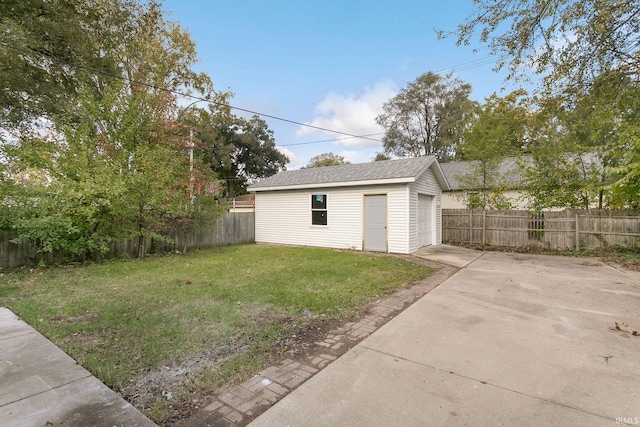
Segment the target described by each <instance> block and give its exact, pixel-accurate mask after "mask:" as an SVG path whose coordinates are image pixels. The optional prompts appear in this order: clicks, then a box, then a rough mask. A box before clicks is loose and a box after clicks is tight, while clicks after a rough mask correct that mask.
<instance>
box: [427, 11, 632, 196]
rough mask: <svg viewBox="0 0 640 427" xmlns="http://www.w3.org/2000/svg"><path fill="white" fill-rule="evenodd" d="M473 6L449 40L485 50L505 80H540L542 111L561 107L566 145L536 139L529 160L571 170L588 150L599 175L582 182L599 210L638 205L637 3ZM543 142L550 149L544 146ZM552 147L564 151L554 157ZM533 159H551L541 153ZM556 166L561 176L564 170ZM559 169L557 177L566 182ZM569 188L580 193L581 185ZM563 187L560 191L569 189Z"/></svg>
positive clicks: (555, 140) (560, 114)
mask: <svg viewBox="0 0 640 427" xmlns="http://www.w3.org/2000/svg"><path fill="white" fill-rule="evenodd" d="M474 4H475V5H476V8H475V11H474V12H473V13H472V14H471V15H470V16H469V17H468V18H467V19H466V20H465V22H463V23H462V24H460V25H459V26H458V29H457V31H455V32H454V33H452V34H455V35H456V36H457V42H458V44H459V45H460V44H469V43H471V41H472V40H475V39H478V40H479V41H480V42H481V43H484V44H486V45H488V47H489V50H490V51H491V52H492V53H493V54H495V55H497V57H498V58H499V59H498V64H497V68H502V67H503V66H505V65H506V66H508V68H509V70H510V75H509V77H510V78H519V77H528V73H529V72H530V71H533V72H535V73H537V74H539V75H540V76H541V78H542V82H543V85H542V90H541V91H540V92H541V94H542V97H543V98H544V99H543V100H542V104H544V108H547V106H548V105H549V104H553V103H555V104H556V105H557V106H559V107H560V108H559V110H558V112H557V114H558V116H559V117H558V120H559V125H560V126H562V130H561V132H560V134H561V135H562V136H563V137H568V138H570V139H571V140H572V141H561V142H560V141H558V140H557V139H553V138H551V140H549V138H542V139H540V141H539V142H538V143H537V145H536V146H534V148H535V149H536V150H537V152H536V153H535V154H536V155H538V154H540V153H544V152H545V151H548V152H549V153H554V155H560V156H561V157H559V158H561V159H564V158H566V157H569V158H573V159H576V160H575V162H576V165H575V166H576V167H578V166H580V164H581V163H583V162H582V161H578V160H577V159H582V158H584V152H585V149H587V148H588V149H589V150H590V151H592V152H595V153H596V157H597V160H598V162H592V163H591V165H592V166H593V165H595V164H597V163H599V166H598V167H599V168H600V172H599V173H597V174H595V173H589V174H588V175H590V176H591V177H592V178H593V179H590V180H587V181H589V182H592V183H591V184H590V186H591V187H592V188H593V187H597V189H596V193H597V194H598V195H597V197H596V200H597V203H598V205H600V206H606V205H607V204H609V205H610V206H612V207H616V206H617V207H623V206H637V203H635V202H634V200H637V199H638V197H637V195H638V193H639V188H638V180H639V178H638V176H639V174H640V172H638V170H640V168H639V166H640V165H639V164H638V158H640V143H639V142H638V137H637V135H638V125H637V120H638V119H637V115H638V114H637V111H638V104H637V99H638V81H639V79H640V3H638V2H621V1H617V0H597V1H596V0H586V1H564V0H550V1H530V0H516V1H502V0H500V1H493V2H483V1H480V0H474ZM439 34H440V36H441V37H446V36H448V35H450V34H451V33H449V34H448V33H445V32H442V31H441V32H440V33H439ZM550 135H551V136H553V137H555V136H556V135H555V133H554V132H551V133H550ZM545 139H546V140H548V142H549V143H550V144H555V145H552V146H548V147H547V146H543V145H542V141H544V140H545ZM558 147H565V148H566V149H568V150H570V151H567V152H566V153H564V154H562V153H558V152H557V148H558ZM534 157H535V156H534ZM540 158H548V159H549V160H551V159H550V157H549V156H546V155H542V154H541V157H540ZM569 163H572V162H569ZM585 164H586V163H585ZM546 165H547V166H551V165H550V164H548V163H546ZM558 166H560V167H561V168H562V169H564V166H567V164H566V163H565V162H562V163H561V164H559V165H558ZM562 169H561V170H559V171H558V175H565V174H563V173H562ZM583 169H584V168H583ZM585 171H586V169H585ZM552 173H553V172H552ZM583 176H586V175H584V174H583ZM564 178H568V177H566V176H565V177H564ZM564 178H563V179H564ZM559 181H561V180H559ZM559 181H558V180H556V182H559ZM575 184H576V185H577V186H578V187H580V188H582V189H583V190H584V191H587V186H586V184H585V185H582V184H580V183H575ZM567 185H568V183H566V182H565V186H564V187H563V188H572V187H573V185H571V186H569V187H567ZM581 191H582V190H581ZM592 191H593V190H588V192H589V193H591V192H592ZM607 193H610V197H609V199H608V201H609V202H607ZM581 199H583V206H585V205H587V200H591V199H592V197H591V196H586V193H583V196H582V197H581ZM590 203H591V202H590ZM570 204H571V203H570Z"/></svg>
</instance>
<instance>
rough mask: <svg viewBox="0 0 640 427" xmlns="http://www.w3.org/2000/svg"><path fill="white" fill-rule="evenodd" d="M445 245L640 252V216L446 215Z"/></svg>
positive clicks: (588, 213) (622, 213)
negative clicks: (617, 248)
mask: <svg viewBox="0 0 640 427" xmlns="http://www.w3.org/2000/svg"><path fill="white" fill-rule="evenodd" d="M442 239H443V241H444V242H446V243H464V244H470V245H483V246H484V245H493V246H516V247H517V246H530V245H541V246H545V247H548V248H550V249H558V250H563V249H576V250H579V249H581V248H585V249H593V248H599V247H603V246H622V247H627V248H637V247H640V212H634V211H608V210H591V211H587V210H572V211H550V212H544V213H537V214H536V213H533V212H529V211H522V210H518V211H483V210H469V209H443V210H442Z"/></svg>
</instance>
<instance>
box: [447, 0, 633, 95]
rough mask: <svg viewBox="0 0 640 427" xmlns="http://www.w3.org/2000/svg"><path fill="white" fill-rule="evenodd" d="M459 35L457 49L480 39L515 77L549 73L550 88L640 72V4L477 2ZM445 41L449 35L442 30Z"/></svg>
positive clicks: (607, 0) (525, 0) (593, 0)
mask: <svg viewBox="0 0 640 427" xmlns="http://www.w3.org/2000/svg"><path fill="white" fill-rule="evenodd" d="M474 4H475V5H476V9H475V11H474V12H473V13H472V14H471V15H470V16H469V17H467V19H466V20H465V22H464V23H462V24H460V25H458V29H457V31H456V32H455V35H456V36H457V43H458V45H463V44H464V45H467V44H469V43H471V41H472V40H473V39H474V38H476V35H477V34H478V33H479V36H478V39H479V41H480V42H481V43H485V44H487V45H488V47H489V50H490V51H491V53H493V54H495V55H497V56H498V57H499V58H501V59H500V62H499V63H498V66H499V67H502V66H503V65H505V64H507V63H508V66H509V70H510V71H511V76H512V77H514V76H520V75H522V73H526V72H527V70H530V69H533V70H534V71H535V72H537V73H540V74H544V77H545V82H546V83H547V85H548V87H551V86H556V88H557V87H558V84H559V83H562V84H563V85H567V86H573V87H586V86H588V85H589V84H590V83H591V82H592V81H593V80H594V78H597V77H598V76H601V75H603V74H607V73H608V72H610V71H612V70H615V71H616V72H617V73H620V74H621V75H626V76H637V75H638V73H639V70H640V3H638V2H633V1H628V2H623V1H618V0H584V1H566V0H549V1H532V0H516V1H507V0H496V1H491V2H485V1H480V0H474ZM439 35H440V36H441V37H446V36H448V35H449V34H448V33H445V32H444V31H440V32H439Z"/></svg>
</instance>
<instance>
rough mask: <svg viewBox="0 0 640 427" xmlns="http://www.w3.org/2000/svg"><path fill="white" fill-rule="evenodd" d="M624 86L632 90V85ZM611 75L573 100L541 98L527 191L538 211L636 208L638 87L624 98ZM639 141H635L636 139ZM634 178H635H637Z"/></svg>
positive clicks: (532, 142)
mask: <svg viewBox="0 0 640 427" xmlns="http://www.w3.org/2000/svg"><path fill="white" fill-rule="evenodd" d="M625 85H626V86H627V87H629V88H631V87H633V85H632V84H627V83H625ZM619 87H620V83H619V82H616V81H611V79H610V76H606V77H604V76H603V77H601V78H598V79H596V80H594V84H593V85H592V86H591V87H590V88H589V90H587V91H583V90H582V89H576V90H575V91H574V94H573V95H572V96H571V97H565V98H564V99H558V98H554V99H543V100H542V101H541V102H540V103H539V105H540V110H539V112H538V114H537V116H538V120H537V125H536V129H537V130H536V133H535V135H534V136H533V138H532V141H531V143H530V144H529V149H530V152H531V157H532V162H533V163H531V164H530V165H528V167H527V170H526V178H527V182H528V187H529V193H530V195H531V198H532V199H533V200H534V203H535V206H536V207H538V208H547V207H554V208H557V207H565V208H577V207H580V208H585V209H589V208H591V207H594V206H595V207H598V208H605V207H607V208H636V207H637V206H638V194H640V186H638V180H637V179H636V178H634V176H636V177H637V175H638V170H639V169H638V164H637V163H636V166H635V167H634V166H633V165H634V163H633V157H634V156H635V155H637V154H636V153H637V152H638V146H637V145H636V142H634V139H633V138H634V134H635V135H637V131H638V123H639V121H640V109H639V108H638V107H639V106H638V101H637V95H633V93H634V92H635V93H637V94H640V91H639V90H638V89H635V90H631V89H629V90H628V91H627V92H626V93H624V94H621V93H620V92H619V91H618V88H619ZM635 141H637V137H636V139H635ZM634 174H635V175H634Z"/></svg>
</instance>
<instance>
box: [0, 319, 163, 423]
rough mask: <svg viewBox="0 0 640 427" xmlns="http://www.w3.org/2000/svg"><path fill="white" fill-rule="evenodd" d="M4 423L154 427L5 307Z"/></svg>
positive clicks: (1, 354)
mask: <svg viewBox="0 0 640 427" xmlns="http://www.w3.org/2000/svg"><path fill="white" fill-rule="evenodd" d="M0 425H2V426H4V427H9V426H11V427H14V426H24V427H32V426H42V427H53V426H66V427H73V426H106V427H114V426H117V427H130V426H155V424H154V423H153V422H151V421H150V420H149V419H148V418H146V417H145V416H144V415H142V413H140V412H139V411H138V410H137V409H135V408H134V407H133V406H131V405H130V404H129V403H127V402H126V401H125V400H124V399H122V398H121V397H120V396H119V395H118V394H116V393H115V392H113V391H112V390H111V389H109V388H108V387H107V386H105V385H104V384H102V383H101V382H100V381H98V379H97V378H95V377H94V376H93V375H91V373H90V372H88V371H87V370H86V369H84V368H83V367H81V366H80V365H78V364H77V363H76V362H75V361H74V360H73V359H72V358H70V357H69V356H67V355H66V354H65V353H64V352H63V351H62V350H60V349H59V348H58V347H56V346H55V345H53V343H51V342H50V341H49V340H47V339H46V338H45V337H44V336H42V335H40V334H39V333H38V332H36V331H35V330H34V329H33V328H32V327H30V326H29V325H27V324H26V323H25V322H23V321H22V320H19V319H18V318H17V317H16V316H15V315H14V314H13V313H12V312H11V311H9V310H8V309H6V308H0Z"/></svg>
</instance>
